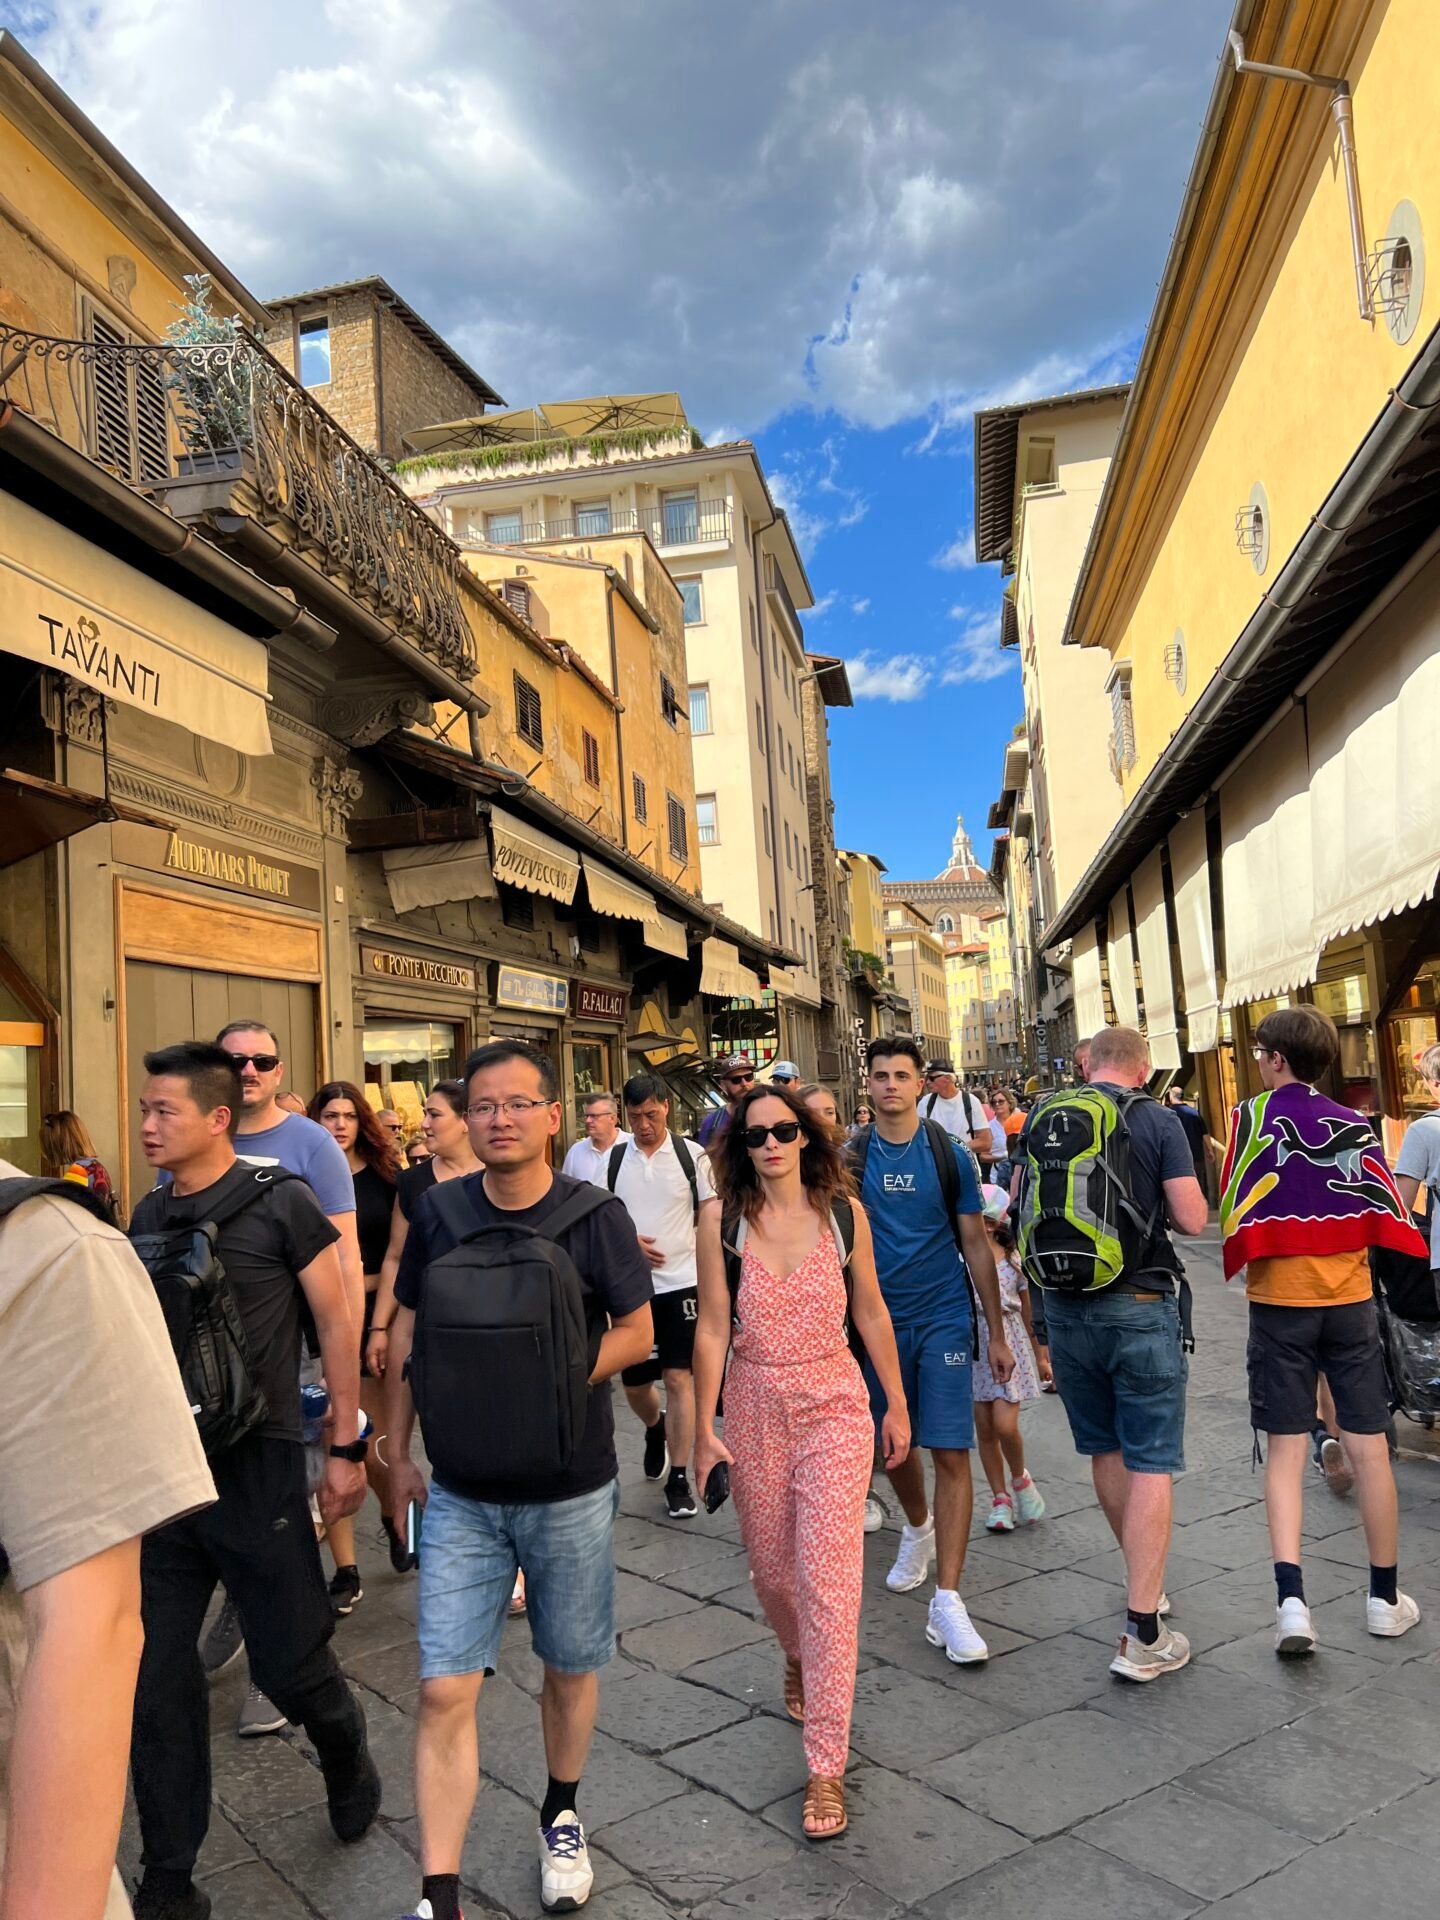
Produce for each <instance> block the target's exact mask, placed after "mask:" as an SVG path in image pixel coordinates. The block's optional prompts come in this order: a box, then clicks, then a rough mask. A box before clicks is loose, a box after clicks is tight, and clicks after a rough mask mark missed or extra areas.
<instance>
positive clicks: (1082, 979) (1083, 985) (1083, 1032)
mask: <svg viewBox="0 0 1440 1920" xmlns="http://www.w3.org/2000/svg"><path fill="white" fill-rule="evenodd" d="M1070 970H1071V978H1072V981H1073V984H1074V988H1075V1034H1076V1037H1077V1039H1080V1040H1088V1039H1089V1038H1090V1037H1091V1035H1092V1034H1097V1033H1098V1032H1099V1031H1100V1029H1101V1027H1103V1026H1104V1024H1105V989H1104V986H1103V985H1102V984H1101V980H1100V949H1099V947H1098V946H1097V945H1096V943H1095V928H1094V926H1093V924H1092V923H1091V922H1090V921H1088V920H1087V921H1086V923H1085V925H1084V926H1083V927H1081V929H1080V931H1079V932H1078V933H1077V934H1076V935H1075V938H1074V939H1073V940H1072V941H1071V942H1070Z"/></svg>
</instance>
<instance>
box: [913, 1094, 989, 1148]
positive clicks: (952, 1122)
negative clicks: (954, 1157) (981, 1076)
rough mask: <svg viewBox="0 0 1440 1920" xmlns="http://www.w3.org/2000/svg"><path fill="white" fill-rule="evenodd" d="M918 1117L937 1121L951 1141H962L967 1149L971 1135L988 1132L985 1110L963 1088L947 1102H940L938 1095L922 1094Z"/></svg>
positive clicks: (976, 1099) (973, 1096) (975, 1097)
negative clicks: (932, 1101) (932, 1104)
mask: <svg viewBox="0 0 1440 1920" xmlns="http://www.w3.org/2000/svg"><path fill="white" fill-rule="evenodd" d="M932 1099H933V1100H934V1102H935V1104H934V1106H933V1107H932V1106H931V1104H930V1102H931V1100H932ZM920 1117H921V1119H922V1120H936V1121H938V1122H939V1123H940V1125H941V1126H942V1127H943V1128H944V1129H945V1131H946V1133H948V1134H949V1135H950V1138H951V1139H952V1140H962V1141H963V1142H964V1143H965V1145H966V1146H967V1147H968V1146H969V1144H970V1136H971V1134H972V1133H979V1134H986V1135H988V1134H989V1132H990V1122H989V1121H988V1120H987V1119H986V1118H985V1108H984V1107H983V1105H982V1104H981V1102H980V1100H979V1099H978V1098H977V1096H976V1095H975V1094H973V1093H966V1092H965V1090H964V1088H963V1087H962V1088H961V1090H960V1091H959V1092H958V1093H954V1094H952V1095H951V1096H950V1098H949V1099H948V1100H942V1099H941V1098H940V1097H939V1095H938V1094H929V1093H922V1094H921V1096H920Z"/></svg>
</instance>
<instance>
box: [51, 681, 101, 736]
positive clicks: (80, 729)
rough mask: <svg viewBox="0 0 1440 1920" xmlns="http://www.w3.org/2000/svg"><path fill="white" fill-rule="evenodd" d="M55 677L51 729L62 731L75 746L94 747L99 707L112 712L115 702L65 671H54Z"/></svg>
mask: <svg viewBox="0 0 1440 1920" xmlns="http://www.w3.org/2000/svg"><path fill="white" fill-rule="evenodd" d="M55 678H56V680H57V681H58V683H59V684H58V686H57V688H56V692H55V697H54V700H53V703H52V705H51V710H50V716H49V724H50V730H51V732H52V733H60V732H62V731H63V733H64V735H65V737H66V739H67V740H73V741H74V742H75V744H76V746H79V747H97V748H98V747H99V745H100V740H101V725H100V716H101V712H102V709H103V710H105V711H108V712H110V713H114V711H115V702H114V701H113V700H107V699H106V698H105V696H104V694H102V693H97V692H96V691H95V689H94V687H87V686H85V685H83V684H82V683H81V682H80V681H79V680H72V679H70V678H69V676H68V675H58V674H57V675H56V676H55Z"/></svg>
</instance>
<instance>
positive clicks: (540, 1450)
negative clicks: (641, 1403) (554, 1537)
mask: <svg viewBox="0 0 1440 1920" xmlns="http://www.w3.org/2000/svg"><path fill="white" fill-rule="evenodd" d="M555 1189H556V1190H558V1192H559V1196H560V1203H559V1205H558V1206H557V1207H556V1208H555V1210H554V1212H553V1213H551V1214H550V1215H549V1217H548V1218H547V1219H546V1220H545V1222H544V1223H543V1231H541V1230H540V1229H538V1228H535V1227H528V1226H512V1225H510V1224H509V1223H508V1222H506V1221H499V1222H496V1223H495V1224H494V1225H482V1223H481V1221H480V1218H479V1216H478V1215H477V1213H476V1211H475V1209H474V1207H473V1206H472V1205H471V1203H470V1198H469V1196H468V1194H466V1193H465V1191H464V1182H463V1181H459V1180H450V1181H446V1182H445V1183H444V1184H443V1185H440V1186H436V1187H433V1188H432V1189H431V1198H430V1204H431V1205H432V1206H433V1207H434V1208H435V1210H436V1213H437V1215H438V1217H439V1219H440V1220H441V1221H442V1223H443V1224H444V1226H445V1227H446V1228H447V1230H448V1231H449V1232H450V1234H451V1235H452V1236H453V1238H454V1242H455V1244H454V1245H453V1246H452V1247H451V1248H450V1250H449V1252H448V1253H442V1254H440V1255H439V1256H438V1257H437V1258H436V1259H434V1260H432V1261H431V1262H430V1264H429V1265H428V1266H427V1267H426V1269H425V1283H424V1286H423V1288H422V1289H421V1293H420V1305H419V1307H418V1308H417V1310H416V1314H415V1335H414V1344H413V1345H412V1347H411V1350H410V1389H411V1392H412V1394H413V1395H414V1398H415V1410H416V1412H417V1413H418V1414H419V1416H420V1429H421V1432H422V1433H423V1435H424V1438H425V1451H426V1452H427V1453H428V1454H429V1456H430V1464H431V1465H432V1466H433V1467H434V1469H435V1472H436V1473H437V1474H438V1475H439V1476H440V1478H441V1479H442V1480H451V1481H454V1482H455V1483H457V1484H459V1485H464V1484H466V1483H472V1484H473V1483H475V1482H487V1481H489V1482H498V1483H500V1484H501V1485H504V1486H513V1487H514V1488H515V1489H516V1490H517V1492H523V1490H525V1489H527V1488H533V1489H535V1490H537V1491H539V1490H542V1489H543V1488H545V1487H546V1486H547V1485H548V1484H550V1483H553V1482H554V1481H555V1480H556V1479H558V1478H559V1477H560V1476H561V1475H562V1474H563V1473H564V1472H565V1471H566V1469H567V1468H568V1467H569V1466H570V1463H571V1461H572V1460H573V1459H574V1456H575V1451H576V1449H577V1448H578V1447H579V1445H580V1442H581V1439H582V1438H583V1436H584V1432H585V1424H586V1421H587V1419H588V1417H589V1412H590V1373H591V1369H592V1368H593V1367H594V1364H595V1358H596V1354H597V1353H598V1349H599V1338H600V1334H601V1333H602V1332H603V1327H601V1326H598V1325H597V1327H596V1328H595V1338H594V1342H593V1345H592V1339H591V1328H590V1321H589V1313H588V1310H587V1300H586V1296H587V1291H588V1290H587V1288H586V1286H585V1283H584V1281H583V1280H582V1279H581V1277H580V1274H579V1271H578V1270H577V1268H576V1266H575V1262H574V1261H573V1260H572V1259H571V1257H570V1255H569V1254H568V1253H567V1252H566V1251H565V1249H564V1247H562V1246H560V1245H558V1244H557V1242H558V1239H559V1236H560V1235H561V1234H563V1233H566V1232H567V1231H568V1230H569V1229H570V1228H571V1227H574V1226H578V1225H579V1223H580V1222H581V1221H582V1220H584V1219H585V1218H587V1216H588V1215H590V1214H592V1213H594V1212H596V1211H597V1209H599V1208H600V1207H607V1206H609V1205H610V1204H611V1201H610V1196H609V1195H608V1194H606V1193H603V1192H602V1191H601V1190H600V1188H599V1187H595V1186H591V1185H590V1184H588V1182H584V1181H579V1180H569V1179H567V1178H566V1177H565V1176H564V1175H563V1174H557V1175H556V1176H555Z"/></svg>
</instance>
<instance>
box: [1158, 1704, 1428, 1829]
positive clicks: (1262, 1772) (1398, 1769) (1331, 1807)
mask: <svg viewBox="0 0 1440 1920" xmlns="http://www.w3.org/2000/svg"><path fill="white" fill-rule="evenodd" d="M1422 1784H1423V1780H1422V1776H1421V1775H1420V1774H1419V1773H1418V1772H1417V1771H1416V1770H1415V1768H1414V1767H1408V1766H1406V1765H1405V1764H1404V1763H1403V1762H1401V1761H1398V1760H1389V1759H1381V1758H1377V1757H1376V1756H1375V1755H1373V1754H1371V1755H1368V1756H1367V1757H1366V1760H1365V1764H1364V1765H1363V1766H1356V1765H1354V1764H1353V1762H1352V1763H1350V1764H1347V1761H1346V1755H1345V1752H1344V1750H1343V1748H1340V1747H1336V1746H1332V1745H1331V1744H1330V1742H1329V1741H1328V1740H1321V1739H1319V1738H1317V1737H1316V1736H1315V1735H1314V1734H1312V1733H1307V1732H1305V1731H1304V1729H1303V1728H1302V1727H1298V1726H1291V1727H1277V1728H1275V1729H1274V1730H1273V1731H1272V1732H1270V1733H1264V1734H1261V1736H1260V1738H1259V1739H1258V1740H1252V1741H1251V1742H1250V1743H1249V1744H1248V1745H1247V1746H1244V1747H1240V1748H1238V1749H1237V1750H1236V1751H1235V1752H1234V1753H1227V1754H1226V1755H1224V1757H1223V1758H1222V1759H1219V1760H1211V1761H1207V1763H1206V1764H1205V1765H1204V1766H1202V1767H1196V1768H1195V1769H1194V1770H1193V1771H1192V1772H1190V1773H1187V1774H1185V1775H1184V1776H1183V1778H1182V1780H1181V1785H1182V1786H1186V1787H1191V1788H1193V1789H1194V1790H1195V1791H1196V1792H1198V1793H1210V1794H1214V1795H1215V1796H1216V1797H1217V1798H1218V1799H1221V1800H1228V1801H1230V1802H1231V1804H1232V1805H1234V1806H1237V1807H1249V1808H1250V1809H1251V1810H1252V1811H1253V1812H1255V1813H1258V1814H1261V1815H1263V1817H1264V1818H1265V1819H1267V1820H1271V1821H1273V1822H1274V1823H1275V1825H1276V1826H1281V1827H1288V1828H1290V1829H1291V1830H1292V1831H1293V1832H1295V1833H1298V1834H1303V1835H1304V1837H1305V1838H1306V1839H1307V1840H1316V1841H1319V1840H1333V1839H1334V1838H1335V1837H1336V1836H1337V1835H1339V1834H1341V1833H1343V1832H1344V1830H1345V1828H1346V1827H1348V1826H1349V1825H1350V1824H1351V1822H1352V1821H1354V1820H1355V1819H1357V1818H1358V1817H1359V1816H1360V1815H1361V1814H1366V1813H1376V1812H1378V1811H1379V1809H1380V1808H1381V1807H1385V1806H1388V1805H1389V1804H1390V1802H1391V1801H1392V1800H1398V1799H1400V1798H1401V1796H1402V1795H1404V1794H1407V1793H1409V1792H1411V1791H1412V1790H1413V1789H1414V1788H1415V1787H1418V1786H1420V1785H1422Z"/></svg>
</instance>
